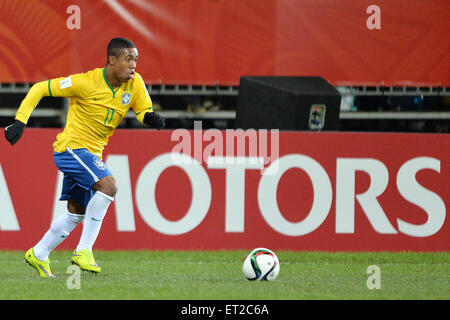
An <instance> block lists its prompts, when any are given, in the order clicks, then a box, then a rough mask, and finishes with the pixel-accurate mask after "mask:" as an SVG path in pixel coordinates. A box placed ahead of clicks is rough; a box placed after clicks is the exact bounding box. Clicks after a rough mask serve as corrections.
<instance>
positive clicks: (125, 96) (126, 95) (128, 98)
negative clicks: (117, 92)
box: [122, 91, 131, 106]
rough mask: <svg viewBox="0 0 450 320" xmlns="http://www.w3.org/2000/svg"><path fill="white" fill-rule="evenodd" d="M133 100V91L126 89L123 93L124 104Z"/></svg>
mask: <svg viewBox="0 0 450 320" xmlns="http://www.w3.org/2000/svg"><path fill="white" fill-rule="evenodd" d="M130 101H131V93H130V92H128V91H126V92H124V93H123V94H122V104H123V105H124V106H126V105H127V104H129V103H130Z"/></svg>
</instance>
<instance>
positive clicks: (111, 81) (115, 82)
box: [105, 65, 121, 88]
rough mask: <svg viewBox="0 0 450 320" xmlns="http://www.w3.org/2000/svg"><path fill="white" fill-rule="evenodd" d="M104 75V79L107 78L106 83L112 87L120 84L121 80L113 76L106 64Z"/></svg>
mask: <svg viewBox="0 0 450 320" xmlns="http://www.w3.org/2000/svg"><path fill="white" fill-rule="evenodd" d="M105 76H106V80H108V83H109V84H110V85H111V86H112V87H113V88H117V87H118V86H120V84H121V81H120V80H119V79H117V78H115V77H114V75H113V72H112V70H111V68H110V67H109V66H108V65H106V67H105Z"/></svg>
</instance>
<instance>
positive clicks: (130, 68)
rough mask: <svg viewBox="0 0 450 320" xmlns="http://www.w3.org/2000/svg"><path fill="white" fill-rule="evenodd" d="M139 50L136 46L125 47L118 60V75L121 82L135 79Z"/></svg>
mask: <svg viewBox="0 0 450 320" xmlns="http://www.w3.org/2000/svg"><path fill="white" fill-rule="evenodd" d="M138 57H139V55H138V50H137V49H136V48H128V49H123V50H122V54H121V55H120V57H119V59H118V60H117V64H116V72H115V73H116V76H117V78H118V79H119V80H120V81H121V82H126V81H128V80H130V79H134V70H135V69H136V65H137V60H138Z"/></svg>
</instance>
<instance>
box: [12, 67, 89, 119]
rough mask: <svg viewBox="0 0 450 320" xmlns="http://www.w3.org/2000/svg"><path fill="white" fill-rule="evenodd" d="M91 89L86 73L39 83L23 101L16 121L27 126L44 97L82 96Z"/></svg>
mask: <svg viewBox="0 0 450 320" xmlns="http://www.w3.org/2000/svg"><path fill="white" fill-rule="evenodd" d="M89 88H90V86H89V80H88V79H87V78H86V75H85V74H84V73H79V74H74V75H71V76H69V77H66V78H64V77H63V78H56V79H50V80H47V81H41V82H38V83H36V84H34V85H33V86H32V87H31V89H30V91H28V93H27V95H26V96H25V99H23V101H22V103H21V104H20V107H19V109H18V110H17V113H16V117H15V119H16V120H19V121H21V122H23V123H24V124H27V122H28V119H29V118H30V116H31V113H32V112H33V110H34V109H35V108H36V106H37V105H38V103H39V101H41V99H42V98H43V97H48V96H50V97H67V98H69V97H73V96H82V95H84V94H86V93H87V92H88V91H89Z"/></svg>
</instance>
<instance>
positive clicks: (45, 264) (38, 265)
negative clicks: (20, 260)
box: [25, 248, 55, 278]
mask: <svg viewBox="0 0 450 320" xmlns="http://www.w3.org/2000/svg"><path fill="white" fill-rule="evenodd" d="M25 262H26V263H28V264H29V265H30V266H32V267H33V268H35V269H36V271H37V272H38V273H39V276H40V277H41V278H54V277H55V275H54V274H53V273H52V271H51V270H50V260H49V259H47V260H46V261H41V260H39V259H38V258H36V257H35V256H34V252H33V248H31V249H30V250H28V251H27V252H26V253H25Z"/></svg>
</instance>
